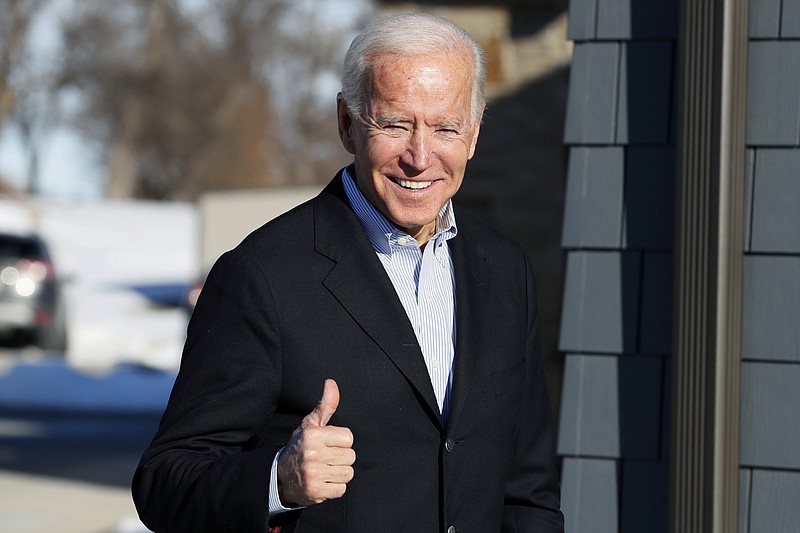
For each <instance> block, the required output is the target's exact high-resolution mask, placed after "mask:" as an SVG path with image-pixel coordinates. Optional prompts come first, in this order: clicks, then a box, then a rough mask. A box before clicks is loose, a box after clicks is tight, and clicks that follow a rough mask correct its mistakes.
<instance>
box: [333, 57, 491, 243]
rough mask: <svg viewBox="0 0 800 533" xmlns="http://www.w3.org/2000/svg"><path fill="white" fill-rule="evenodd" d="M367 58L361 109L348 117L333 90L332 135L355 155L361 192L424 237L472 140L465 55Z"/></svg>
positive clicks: (454, 186) (458, 177) (474, 129)
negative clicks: (366, 84)
mask: <svg viewBox="0 0 800 533" xmlns="http://www.w3.org/2000/svg"><path fill="white" fill-rule="evenodd" d="M371 64H372V75H371V78H370V84H369V93H368V96H369V101H368V102H367V105H366V109H365V112H364V116H363V117H350V115H349V113H348V112H347V108H346V103H345V102H344V101H343V100H342V99H341V98H340V99H339V102H338V116H339V135H340V137H341V139H342V143H343V144H344V147H345V149H347V151H348V152H350V153H351V154H353V155H354V156H355V166H356V177H355V178H356V181H357V183H358V186H359V188H360V189H361V191H362V192H363V193H364V196H366V197H367V199H368V200H369V201H370V202H371V203H372V204H373V205H374V206H375V207H376V208H377V209H378V210H379V211H380V212H381V213H383V215H384V216H386V217H387V218H388V219H389V220H390V221H391V222H393V223H394V224H395V225H396V226H397V227H399V228H402V229H404V230H405V231H406V232H407V233H408V234H410V235H411V236H413V237H415V238H417V240H418V241H420V244H424V243H425V242H427V240H428V239H429V238H430V237H431V235H432V234H433V232H434V230H435V222H436V216H437V215H438V213H439V211H440V210H441V209H442V207H443V206H444V205H445V204H446V203H447V201H448V200H449V199H450V198H452V197H453V195H455V193H456V192H457V191H458V188H459V187H460V186H461V181H462V180H463V178H464V171H465V169H466V166H467V161H468V160H469V159H471V158H472V155H473V153H474V152H475V144H476V142H477V140H478V131H479V129H480V124H474V123H473V121H472V116H471V110H470V98H471V89H472V80H471V73H472V69H471V63H470V59H469V56H468V55H467V52H466V51H455V52H447V53H442V54H437V55H433V56H429V55H418V56H400V55H393V54H392V55H384V56H378V57H377V58H375V59H374V60H373V61H372V63H371Z"/></svg>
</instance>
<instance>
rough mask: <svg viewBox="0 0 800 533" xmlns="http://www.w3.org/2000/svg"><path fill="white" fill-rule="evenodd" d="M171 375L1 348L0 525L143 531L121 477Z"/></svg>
mask: <svg viewBox="0 0 800 533" xmlns="http://www.w3.org/2000/svg"><path fill="white" fill-rule="evenodd" d="M174 378H175V374H174V372H169V371H157V370H152V369H148V368H144V367H139V366H136V365H118V366H115V367H114V368H111V369H105V370H102V371H100V370H95V371H87V370H80V369H76V368H72V367H70V366H69V365H68V364H67V362H66V361H65V360H64V358H63V357H60V356H58V355H55V354H42V353H37V352H31V351H28V352H26V351H0V531H3V532H7V533H41V532H58V533H73V532H74V533H144V532H146V531H148V530H147V529H146V528H145V527H144V526H143V525H142V524H141V522H140V521H139V519H138V517H137V515H136V511H135V508H134V506H133V502H132V499H131V496H130V488H129V486H130V479H131V476H132V475H133V470H134V469H135V467H136V464H137V463H138V460H139V457H140V456H141V453H142V451H143V450H144V448H145V447H146V446H147V444H148V443H149V441H150V438H151V437H152V435H153V433H154V432H155V430H156V428H157V426H158V421H159V418H160V415H161V412H162V411H163V409H164V406H165V405H166V401H167V398H168V396H169V391H170V389H171V387H172V383H173V381H174Z"/></svg>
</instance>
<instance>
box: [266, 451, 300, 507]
mask: <svg viewBox="0 0 800 533" xmlns="http://www.w3.org/2000/svg"><path fill="white" fill-rule="evenodd" d="M282 451H283V448H281V449H280V450H278V453H276V454H275V459H273V460H272V470H270V473H269V518H272V517H273V516H275V515H277V514H280V513H285V512H286V511H294V510H295V509H302V508H303V506H302V505H301V506H297V507H284V506H283V503H282V502H281V497H280V494H278V458H279V457H280V456H281V452H282Z"/></svg>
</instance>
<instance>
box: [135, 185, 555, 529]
mask: <svg viewBox="0 0 800 533" xmlns="http://www.w3.org/2000/svg"><path fill="white" fill-rule="evenodd" d="M456 220H457V223H458V235H457V236H456V237H455V238H453V239H451V240H450V241H449V245H450V247H451V253H452V258H453V263H454V269H455V280H456V300H457V343H456V351H455V362H454V379H453V388H452V396H451V398H452V399H451V406H450V416H449V419H448V422H447V424H443V423H442V418H441V415H440V414H439V411H438V409H437V405H436V399H435V397H434V393H433V388H432V386H431V383H430V378H429V377H428V373H427V370H426V367H425V362H424V361H423V357H422V354H421V351H420V348H419V345H418V343H417V339H416V337H415V335H414V331H413V329H412V327H411V324H410V322H409V320H408V318H407V316H406V314H405V312H404V310H403V306H402V304H401V303H400V300H399V298H398V296H397V295H396V293H395V291H394V288H393V286H392V284H391V281H390V280H389V278H388V276H387V275H386V272H385V271H384V269H383V267H382V265H381V263H380V261H379V259H378V258H377V256H376V255H375V252H374V251H373V249H372V247H371V245H370V243H369V241H368V240H367V238H366V235H365V233H364V231H363V228H362V227H361V225H360V223H359V221H358V219H357V218H356V217H355V215H354V214H353V212H352V211H351V209H350V206H349V203H348V201H347V198H346V196H345V194H344V189H343V187H342V184H341V179H340V176H337V177H336V178H335V179H334V180H333V181H332V182H331V183H330V184H329V185H328V187H327V188H326V189H325V190H324V191H323V192H322V193H321V194H320V195H319V196H318V197H316V198H315V199H313V200H311V201H309V202H307V203H305V204H303V205H301V206H299V207H297V208H295V209H293V210H292V211H290V212H289V213H287V214H285V215H282V216H280V217H278V218H277V219H275V220H273V221H271V222H269V223H268V224H266V225H265V226H263V227H262V228H260V229H258V230H256V231H255V232H253V233H252V234H251V235H250V236H249V237H247V238H246V239H245V240H244V241H243V242H242V243H241V244H240V245H239V246H238V247H237V248H236V249H234V250H232V251H230V252H228V253H226V254H225V255H223V256H222V257H221V258H220V259H219V261H218V262H217V263H216V265H215V266H214V267H213V268H212V270H211V272H210V274H209V276H208V279H207V282H206V285H205V287H204V289H203V293H202V295H201V297H200V301H199V302H198V305H197V308H196V309H195V311H194V315H193V316H192V319H191V322H190V324H189V328H188V338H187V341H186V346H185V349H184V354H183V360H182V363H181V369H180V372H179V374H178V377H177V380H176V382H175V386H174V389H173V392H172V396H171V398H170V401H169V405H168V407H167V410H166V412H165V414H164V417H163V419H162V422H161V426H160V428H159V430H158V433H157V434H156V436H155V438H154V440H153V442H152V444H151V445H150V447H149V448H148V450H147V451H146V452H145V454H144V456H143V458H142V460H141V463H140V465H139V468H138V469H137V472H136V475H135V477H134V481H133V494H134V500H135V502H136V505H137V508H138V510H139V513H140V516H141V517H142V520H143V521H144V523H145V524H146V525H147V526H148V527H150V528H151V529H153V530H155V531H157V532H193V533H197V532H202V531H208V532H212V531H213V532H220V531H242V532H250V531H252V532H259V533H263V532H264V531H265V529H266V525H267V502H268V487H269V476H270V467H271V464H272V460H273V458H274V456H275V453H276V451H277V450H278V449H279V447H280V446H282V445H283V444H285V443H286V442H287V440H288V438H289V436H290V434H291V432H292V430H293V429H294V428H295V427H297V425H298V424H299V423H300V421H301V419H302V418H303V417H304V416H305V415H306V414H308V413H309V412H310V411H311V410H312V409H313V408H314V406H315V405H316V403H317V402H318V401H319V398H320V396H321V394H322V385H323V382H324V380H325V378H334V379H335V380H336V382H337V383H338V385H339V390H340V393H341V401H340V404H339V409H338V410H337V411H336V413H335V415H334V416H333V418H332V420H331V422H330V424H331V425H337V426H345V427H348V428H350V429H351V430H352V432H353V435H354V445H353V448H354V449H355V451H356V463H355V465H354V469H355V477H354V479H353V480H352V481H351V482H350V483H349V484H348V487H347V492H346V494H345V495H344V497H342V498H340V499H336V500H330V501H327V502H324V503H322V504H320V505H315V506H311V507H308V508H305V509H303V510H301V511H293V512H291V513H287V514H284V515H281V516H280V517H279V521H280V522H282V523H283V524H284V529H283V531H284V532H287V533H289V532H292V531H296V532H298V533H310V532H325V533H338V532H341V533H344V532H348V533H352V532H370V533H375V532H381V533H385V532H394V531H397V532H400V531H409V532H411V531H413V532H435V531H447V530H448V528H449V527H450V526H453V527H454V528H455V529H454V530H450V531H457V532H461V533H469V532H475V533H491V532H499V531H503V532H537V533H544V532H556V531H559V532H560V531H563V518H562V515H561V513H560V511H559V487H558V481H557V477H556V473H555V468H554V464H553V448H552V442H553V430H552V425H551V420H550V412H549V406H548V400H547V394H546V390H545V382H544V377H543V372H542V356H541V352H540V348H539V339H538V334H537V312H536V298H535V291H534V285H533V275H532V272H531V265H530V262H529V260H528V258H527V256H526V254H525V253H524V252H523V251H522V249H521V248H520V247H518V246H517V245H515V244H512V243H511V242H510V241H508V240H506V239H505V238H504V237H502V236H501V235H499V234H498V233H496V232H495V231H493V230H492V229H490V228H488V227H487V226H486V225H485V224H483V223H481V222H479V221H478V220H477V219H475V218H473V217H471V216H469V215H468V214H467V213H465V212H463V211H460V210H457V211H456Z"/></svg>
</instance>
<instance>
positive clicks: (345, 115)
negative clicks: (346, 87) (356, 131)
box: [336, 93, 356, 155]
mask: <svg viewBox="0 0 800 533" xmlns="http://www.w3.org/2000/svg"><path fill="white" fill-rule="evenodd" d="M336 118H337V122H338V124H339V139H341V141H342V146H344V149H345V150H347V151H348V152H350V153H351V154H353V155H355V153H356V143H355V141H354V140H353V135H352V130H353V118H352V117H351V116H350V111H349V110H348V109H347V102H345V100H344V98H343V97H342V93H339V94H338V95H337V96H336Z"/></svg>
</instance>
